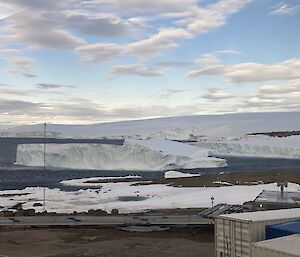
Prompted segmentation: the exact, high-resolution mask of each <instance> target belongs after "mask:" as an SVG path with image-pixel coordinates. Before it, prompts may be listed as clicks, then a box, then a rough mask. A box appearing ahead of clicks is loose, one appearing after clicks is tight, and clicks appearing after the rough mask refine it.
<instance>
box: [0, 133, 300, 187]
mask: <svg viewBox="0 0 300 257" xmlns="http://www.w3.org/2000/svg"><path fill="white" fill-rule="evenodd" d="M43 142H44V139H43V138H30V139H29V138H0V190H6V189H23V188H26V187H35V186H47V187H49V188H61V189H63V190H74V189H78V188H76V187H66V186H63V185H62V184H60V181H62V180H68V179H77V178H90V177H101V176H126V175H140V176H142V177H143V178H146V179H151V178H163V177H164V172H161V171H147V172H145V171H105V170H71V169H54V168H53V169H47V170H46V171H45V172H44V171H43V168H42V167H41V168H39V167H22V166H16V165H14V162H15V160H16V148H17V145H18V144H33V143H43ZM47 143H59V144H66V143H98V144H115V145H121V144H122V143H123V140H109V139H105V140H98V139H92V140H85V139H47ZM220 157H221V156H220ZM223 158H224V159H226V160H227V164H228V165H227V167H223V168H201V169H192V170H180V171H183V172H185V171H186V172H189V173H220V172H258V171H280V172H284V171H291V170H299V171H300V160H297V159H275V158H272V159H270V158H250V157H223ZM299 175H300V172H299Z"/></svg>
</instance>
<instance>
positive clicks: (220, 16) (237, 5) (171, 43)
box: [77, 0, 253, 61]
mask: <svg viewBox="0 0 300 257" xmlns="http://www.w3.org/2000/svg"><path fill="white" fill-rule="evenodd" d="M252 1H253V0H219V1H218V2H217V3H215V4H211V5H209V6H207V7H205V8H200V7H198V6H197V5H193V6H189V5H188V3H186V1H184V2H183V1H178V2H180V4H181V5H176V2H174V1H171V0H170V1H169V0H164V1H158V0H157V1H156V0H155V1H150V2H147V1H144V0H140V1H113V2H111V1H110V3H111V4H115V5H116V6H118V7H120V6H122V5H126V6H125V7H124V6H123V7H122V9H125V10H127V9H126V8H129V9H130V10H131V9H132V10H135V11H137V10H139V9H140V8H141V10H144V12H146V13H147V12H149V11H150V10H151V9H152V8H153V10H154V9H155V8H156V7H159V8H160V10H164V4H165V5H166V6H169V5H172V6H176V9H177V7H178V6H183V7H182V8H183V9H180V8H179V9H178V11H179V10H181V11H180V14H176V13H174V14H175V16H174V17H176V18H178V17H177V16H178V15H182V14H183V13H184V15H183V17H180V22H179V23H180V27H168V28H158V31H157V32H156V33H155V34H153V35H151V36H149V37H148V38H146V39H141V40H139V41H136V42H131V43H125V44H116V43H111V44H109V43H106V44H105V45H106V47H105V48H103V47H102V46H103V45H104V44H102V43H95V44H91V45H88V44H87V45H86V46H83V48H84V49H89V52H90V54H91V55H94V56H99V58H96V57H94V58H86V57H85V56H84V57H83V58H81V59H83V60H92V61H102V56H103V55H105V53H104V51H107V52H108V54H107V55H108V56H109V57H118V56H120V55H124V54H132V55H135V56H138V57H141V58H149V57H153V56H157V55H159V54H160V53H161V52H163V51H165V50H168V49H171V48H175V47H178V42H179V41H180V40H184V39H189V38H194V37H196V36H198V35H200V34H202V33H205V32H208V31H210V30H212V29H215V28H218V27H220V26H223V25H224V24H225V23H226V21H227V19H228V18H229V17H230V15H232V14H234V13H236V12H238V11H240V10H241V9H242V8H243V7H245V6H246V5H247V4H249V3H250V2H252ZM192 2H193V3H194V4H195V3H196V2H195V1H192ZM88 4H89V5H91V4H92V5H93V4H102V5H106V4H108V2H107V1H101V0H96V1H92V3H91V2H90V3H88ZM148 5H150V6H151V8H150V7H149V8H147V7H148ZM134 7H135V8H134ZM171 10H173V9H172V8H171ZM182 10H184V11H182ZM169 12H170V10H169ZM169 14H170V13H169ZM164 15H166V13H165V14H164ZM174 17H173V18H174ZM140 20H141V19H139V21H140ZM175 20H176V19H175ZM129 21H130V18H129ZM144 21H145V20H143V22H144ZM177 21H178V20H177ZM175 23H176V22H175ZM98 46H100V47H98ZM116 49H117V51H115V50H116ZM81 50H82V47H79V48H77V53H78V54H79V55H81V54H82V51H81ZM84 55H85V53H84Z"/></svg>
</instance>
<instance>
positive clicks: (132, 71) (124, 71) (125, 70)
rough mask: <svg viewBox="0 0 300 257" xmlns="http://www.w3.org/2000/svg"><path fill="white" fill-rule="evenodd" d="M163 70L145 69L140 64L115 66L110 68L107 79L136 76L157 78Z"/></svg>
mask: <svg viewBox="0 0 300 257" xmlns="http://www.w3.org/2000/svg"><path fill="white" fill-rule="evenodd" d="M164 72H165V70H163V69H157V68H147V67H145V66H144V65H142V64H124V65H116V66H114V67H113V68H112V70H111V72H110V74H109V76H108V78H109V79H114V78H116V77H119V76H126V75H137V76H142V77H159V76H162V75H163V74H164Z"/></svg>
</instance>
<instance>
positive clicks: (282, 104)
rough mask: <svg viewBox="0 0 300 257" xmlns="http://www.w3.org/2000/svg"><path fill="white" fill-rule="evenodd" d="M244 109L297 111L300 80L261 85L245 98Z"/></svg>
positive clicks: (299, 97)
mask: <svg viewBox="0 0 300 257" xmlns="http://www.w3.org/2000/svg"><path fill="white" fill-rule="evenodd" d="M244 107H245V108H249V107H250V108H254V109H260V110H269V109H272V110H281V111H293V110H299V109H300V79H296V80H290V81H287V82H284V83H280V84H268V85H263V86H261V87H260V88H259V89H258V90H256V91H255V92H252V93H250V94H249V95H247V96H246V97H245V99H244Z"/></svg>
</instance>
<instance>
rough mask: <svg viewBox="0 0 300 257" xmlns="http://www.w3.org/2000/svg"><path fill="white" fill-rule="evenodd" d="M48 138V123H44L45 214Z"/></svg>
mask: <svg viewBox="0 0 300 257" xmlns="http://www.w3.org/2000/svg"><path fill="white" fill-rule="evenodd" d="M46 137H47V123H44V170H43V171H44V194H43V202H44V204H43V206H44V212H45V211H46Z"/></svg>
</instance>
